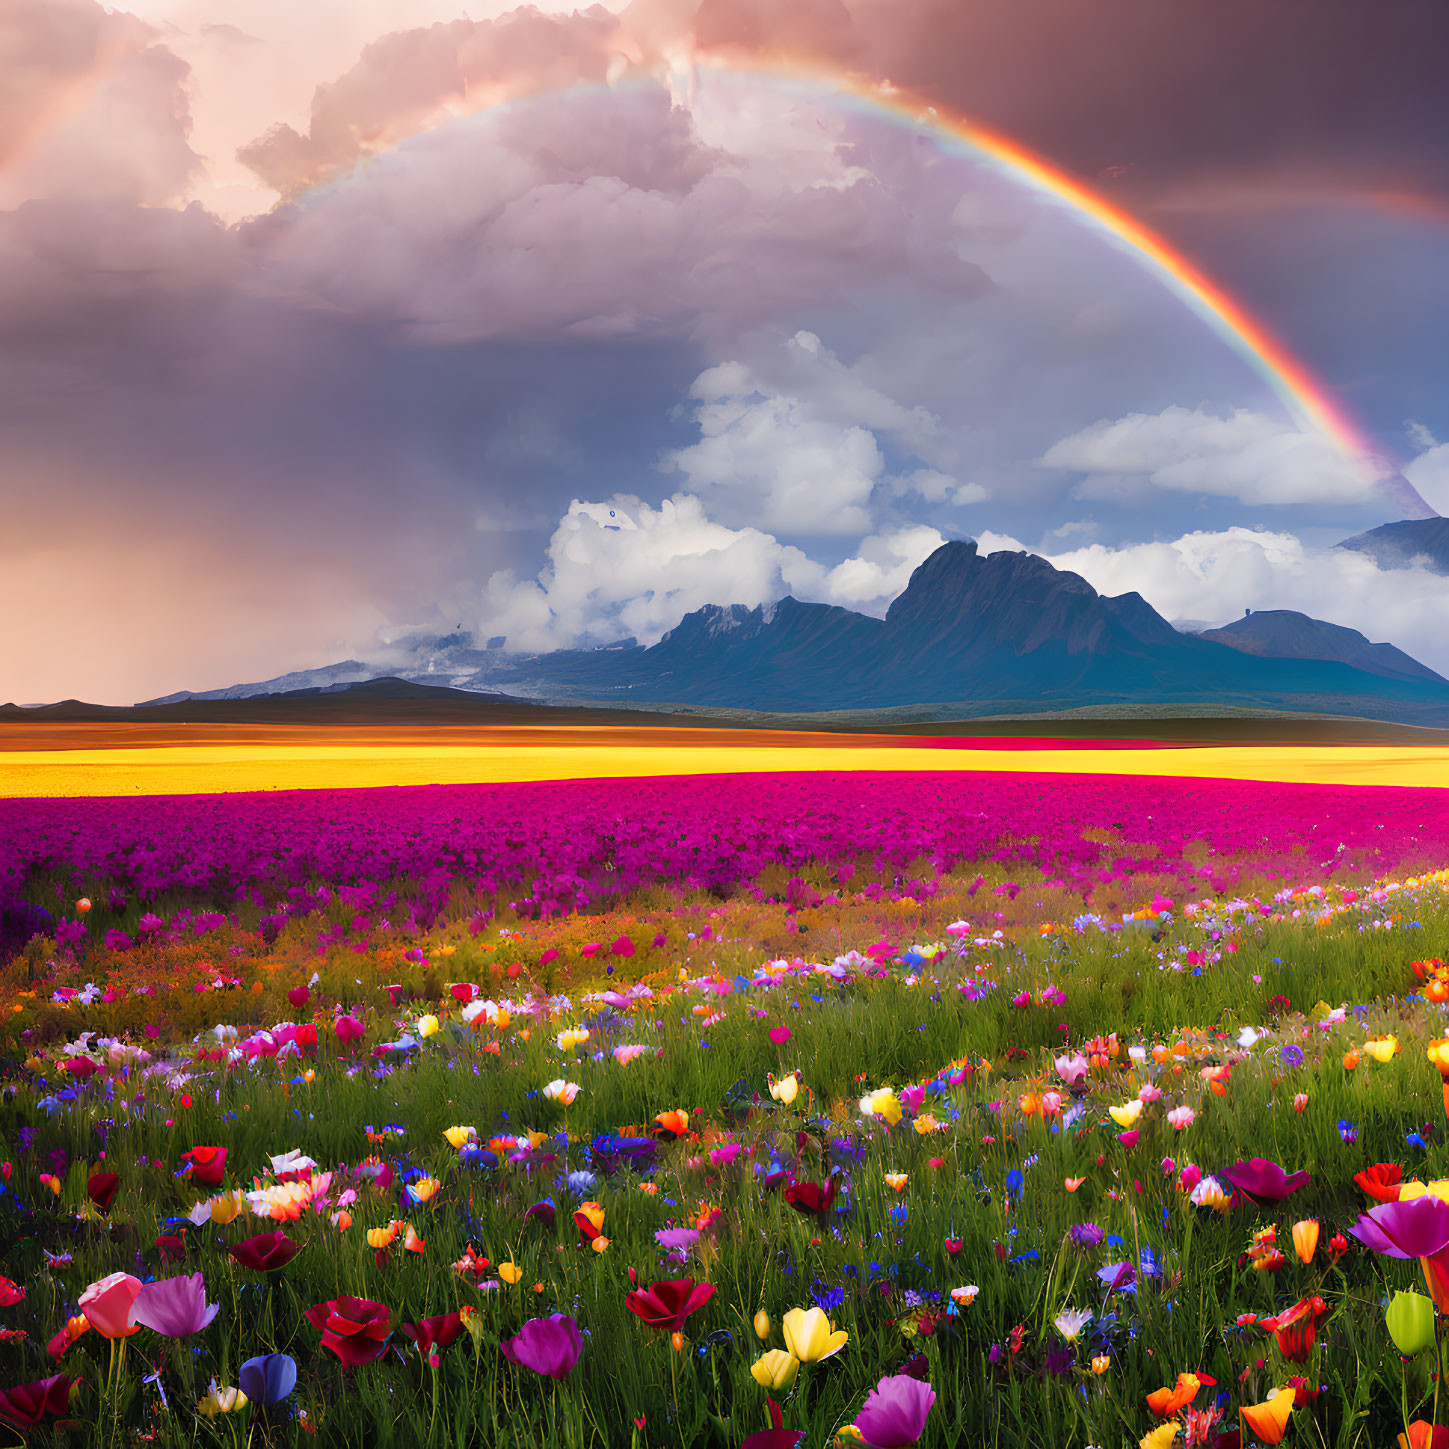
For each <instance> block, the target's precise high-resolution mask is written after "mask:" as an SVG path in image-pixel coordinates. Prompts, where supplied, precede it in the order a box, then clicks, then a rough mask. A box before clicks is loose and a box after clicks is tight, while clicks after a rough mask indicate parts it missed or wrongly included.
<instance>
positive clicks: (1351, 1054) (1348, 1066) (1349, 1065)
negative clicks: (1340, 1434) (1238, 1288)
mask: <svg viewBox="0 0 1449 1449" xmlns="http://www.w3.org/2000/svg"><path fill="white" fill-rule="evenodd" d="M1357 1065H1358V1052H1357V1051H1356V1050H1355V1049H1354V1048H1353V1047H1350V1048H1349V1049H1348V1050H1347V1051H1346V1052H1344V1054H1343V1069H1344V1071H1346V1072H1351V1071H1352V1070H1353V1069H1354V1068H1355V1067H1356V1066H1357ZM1244 1412H1246V1410H1245V1411H1244ZM1277 1442H1278V1441H1277V1440H1276V1439H1274V1440H1273V1443H1275V1444H1276V1443H1277Z"/></svg>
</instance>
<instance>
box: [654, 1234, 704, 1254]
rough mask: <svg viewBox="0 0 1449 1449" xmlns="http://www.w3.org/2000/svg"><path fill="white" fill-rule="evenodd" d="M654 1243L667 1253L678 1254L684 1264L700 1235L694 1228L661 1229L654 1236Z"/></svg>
mask: <svg viewBox="0 0 1449 1449" xmlns="http://www.w3.org/2000/svg"><path fill="white" fill-rule="evenodd" d="M654 1241H655V1242H656V1243H658V1244H659V1246H660V1247H661V1248H663V1249H664V1250H665V1252H668V1253H674V1254H676V1255H677V1256H678V1258H679V1260H680V1261H681V1262H683V1261H684V1259H686V1258H687V1257H688V1256H689V1253H690V1250H691V1249H692V1248H693V1247H694V1245H695V1244H696V1243H697V1242H698V1241H699V1233H698V1231H697V1230H696V1229H694V1228H661V1229H660V1230H659V1231H658V1232H657V1233H655V1234H654Z"/></svg>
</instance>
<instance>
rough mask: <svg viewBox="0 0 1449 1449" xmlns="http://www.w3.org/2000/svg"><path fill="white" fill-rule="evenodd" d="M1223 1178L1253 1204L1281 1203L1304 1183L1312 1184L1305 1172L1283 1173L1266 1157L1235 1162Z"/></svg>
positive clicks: (1310, 1178)
mask: <svg viewBox="0 0 1449 1449" xmlns="http://www.w3.org/2000/svg"><path fill="white" fill-rule="evenodd" d="M1223 1176H1224V1177H1225V1178H1227V1180H1228V1181H1229V1182H1230V1183H1232V1185H1233V1186H1234V1187H1235V1188H1237V1189H1238V1191H1239V1192H1243V1193H1246V1194H1247V1195H1248V1196H1249V1197H1250V1198H1252V1199H1253V1200H1254V1201H1255V1202H1265V1203H1273V1202H1282V1201H1283V1199H1284V1198H1285V1197H1288V1196H1289V1195H1290V1194H1292V1193H1295V1192H1297V1191H1298V1189H1299V1188H1300V1187H1302V1186H1304V1184H1305V1183H1309V1182H1312V1181H1313V1179H1312V1177H1311V1176H1310V1175H1309V1174H1308V1173H1307V1172H1294V1173H1287V1172H1284V1171H1283V1169H1282V1168H1281V1167H1279V1165H1278V1164H1277V1163H1276V1162H1269V1161H1268V1159H1267V1158H1266V1157H1253V1158H1250V1159H1249V1160H1248V1161H1247V1162H1235V1163H1233V1165H1232V1166H1231V1167H1230V1168H1228V1169H1227V1171H1226V1172H1224V1173H1223Z"/></svg>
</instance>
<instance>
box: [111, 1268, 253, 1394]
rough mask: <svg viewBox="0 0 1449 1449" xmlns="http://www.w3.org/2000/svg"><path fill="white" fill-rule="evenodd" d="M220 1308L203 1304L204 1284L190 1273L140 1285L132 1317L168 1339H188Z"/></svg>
mask: <svg viewBox="0 0 1449 1449" xmlns="http://www.w3.org/2000/svg"><path fill="white" fill-rule="evenodd" d="M219 1307H220V1305H219V1304H216V1303H208V1302H207V1301H206V1282H205V1280H204V1279H203V1278H202V1276H201V1274H200V1273H192V1274H191V1275H190V1276H189V1277H179V1278H158V1279H156V1281H155V1282H154V1283H145V1284H142V1286H141V1291H140V1293H139V1294H138V1295H137V1297H136V1306H135V1307H134V1309H132V1313H131V1316H132V1318H133V1319H134V1320H135V1322H137V1323H140V1324H142V1325H144V1326H145V1327H146V1328H151V1329H155V1331H156V1332H157V1333H164V1334H165V1335H166V1337H167V1338H187V1337H189V1336H190V1335H191V1334H193V1333H200V1332H201V1330H202V1329H203V1328H205V1327H206V1325H207V1324H208V1323H210V1322H211V1320H212V1319H213V1318H215V1317H216V1315H217V1311H218V1309H219ZM248 1397H250V1396H248Z"/></svg>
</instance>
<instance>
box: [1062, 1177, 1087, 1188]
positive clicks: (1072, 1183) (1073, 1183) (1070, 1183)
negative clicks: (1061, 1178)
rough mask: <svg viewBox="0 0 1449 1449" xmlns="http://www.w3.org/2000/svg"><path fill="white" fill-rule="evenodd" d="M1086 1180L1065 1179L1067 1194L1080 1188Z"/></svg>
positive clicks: (1081, 1178) (1076, 1178) (1082, 1178)
mask: <svg viewBox="0 0 1449 1449" xmlns="http://www.w3.org/2000/svg"><path fill="white" fill-rule="evenodd" d="M1086 1180H1087V1179H1086V1178H1085V1177H1069V1178H1067V1179H1066V1189H1067V1191H1068V1192H1076V1190H1077V1189H1078V1188H1079V1187H1081V1185H1082V1184H1083V1183H1084V1182H1085V1181H1086Z"/></svg>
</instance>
